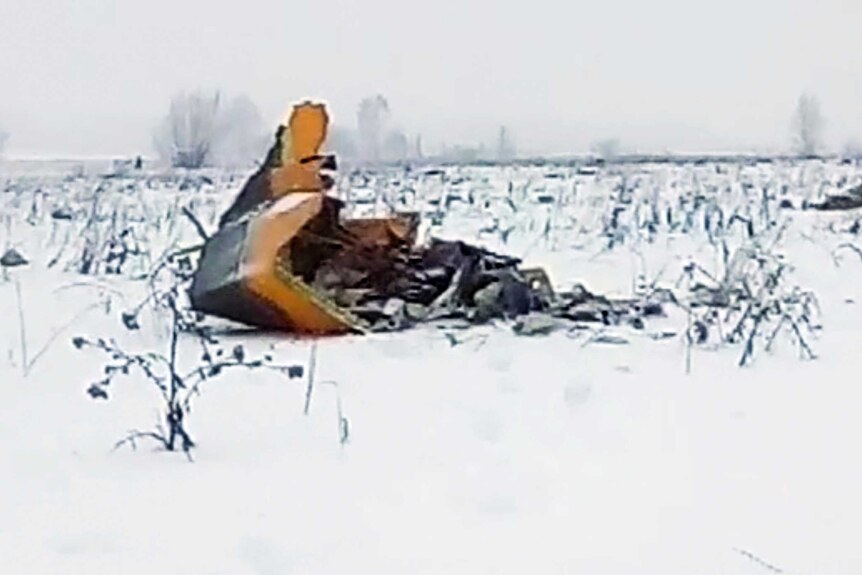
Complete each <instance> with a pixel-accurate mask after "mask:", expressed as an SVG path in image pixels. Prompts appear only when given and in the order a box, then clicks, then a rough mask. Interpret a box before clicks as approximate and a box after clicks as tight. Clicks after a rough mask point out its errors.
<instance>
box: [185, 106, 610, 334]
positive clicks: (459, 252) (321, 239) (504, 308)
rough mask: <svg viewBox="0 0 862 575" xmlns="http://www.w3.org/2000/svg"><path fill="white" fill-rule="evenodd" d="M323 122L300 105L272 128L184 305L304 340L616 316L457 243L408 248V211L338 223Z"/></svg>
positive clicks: (320, 110) (320, 114)
mask: <svg viewBox="0 0 862 575" xmlns="http://www.w3.org/2000/svg"><path fill="white" fill-rule="evenodd" d="M328 122H329V120H328V116H327V112H326V109H325V107H324V106H323V105H321V104H313V103H310V102H305V103H302V104H299V105H297V106H295V107H294V108H293V111H292V114H291V116H290V118H289V120H288V122H287V123H286V124H285V125H282V126H280V127H279V128H278V131H277V133H276V139H275V143H274V145H273V146H272V148H271V149H270V151H269V153H268V155H267V157H266V159H265V161H264V163H263V164H262V165H261V167H260V168H259V169H258V170H257V172H256V173H255V174H254V175H252V176H251V178H250V179H249V180H248V181H247V182H246V184H245V186H244V187H243V189H242V190H241V192H240V194H239V195H238V197H237V198H236V200H235V201H234V202H233V204H232V205H231V206H230V208H229V209H228V210H227V212H226V213H225V214H224V215H223V216H222V218H221V221H220V223H219V229H218V231H217V232H216V233H215V234H214V235H213V236H212V237H211V238H209V240H208V241H207V242H206V245H205V246H204V248H203V252H202V254H201V258H200V261H199V264H198V268H197V270H196V271H195V274H194V277H193V281H192V286H191V290H190V297H191V301H192V305H193V307H194V308H195V309H197V310H198V311H201V312H204V313H207V314H210V315H214V316H219V317H222V318H226V319H230V320H234V321H237V322H241V323H244V324H247V325H251V326H258V327H261V328H266V329H275V330H282V331H287V332H293V333H298V334H310V335H335V334H347V333H364V332H368V331H387V330H397V329H401V328H404V327H407V326H410V325H412V324H414V323H417V322H422V321H430V320H434V319H440V318H446V317H460V318H462V319H467V320H469V321H473V322H480V321H486V320H490V319H493V318H516V317H519V316H523V315H525V314H529V313H530V312H537V311H550V310H553V311H554V312H555V313H554V315H555V316H557V317H570V314H574V315H572V316H571V319H576V317H579V318H581V319H584V318H588V319H592V320H593V321H605V320H606V319H607V316H608V314H612V313H616V312H615V311H614V309H615V308H614V305H612V304H611V303H610V302H607V301H604V302H602V300H601V299H600V298H596V297H594V296H592V294H589V292H586V291H585V290H582V291H581V292H578V293H577V294H574V295H573V294H565V296H566V297H561V296H560V295H559V294H555V293H554V290H553V289H552V287H551V283H550V281H549V280H548V277H547V275H546V274H545V272H544V271H542V270H540V269H532V270H530V269H522V268H521V267H520V263H521V262H520V260H519V259H517V258H513V257H509V256H505V255H500V254H495V253H492V252H490V251H487V250H484V249H481V248H479V247H476V246H472V245H469V244H466V243H464V242H460V241H454V242H450V241H442V240H432V241H431V242H430V243H429V244H427V245H417V229H418V225H419V222H420V217H419V214H417V213H396V214H394V215H392V216H391V217H388V218H376V219H345V218H342V217H341V211H342V209H343V208H344V206H345V204H344V203H343V202H342V201H341V200H339V199H337V198H335V197H332V196H330V195H329V194H328V192H329V190H331V189H332V187H333V184H334V179H333V177H332V176H331V175H330V173H328V172H330V171H332V170H335V169H336V161H335V157H334V156H331V155H325V154H323V153H322V152H321V150H322V147H323V144H324V141H325V139H326V133H327V127H328ZM585 294H587V295H589V296H590V297H586V296H585ZM585 304H586V306H587V308H589V309H586V310H585V309H584V305H585ZM597 304H598V305H597ZM577 306H580V308H579V309H575V307H577Z"/></svg>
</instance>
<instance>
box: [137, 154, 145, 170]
mask: <svg viewBox="0 0 862 575" xmlns="http://www.w3.org/2000/svg"><path fill="white" fill-rule="evenodd" d="M135 169H136V170H142V169H144V159H143V158H142V157H140V156H138V157H137V158H135Z"/></svg>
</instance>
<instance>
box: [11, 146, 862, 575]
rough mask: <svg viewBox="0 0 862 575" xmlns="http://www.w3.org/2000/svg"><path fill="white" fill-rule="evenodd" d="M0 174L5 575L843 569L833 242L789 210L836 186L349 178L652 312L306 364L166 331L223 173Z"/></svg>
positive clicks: (450, 337)
mask: <svg viewBox="0 0 862 575" xmlns="http://www.w3.org/2000/svg"><path fill="white" fill-rule="evenodd" d="M2 170H3V171H2V172H0V218H2V221H0V242H2V243H0V249H2V250H3V251H4V252H6V253H10V252H11V251H12V250H14V251H15V252H16V253H17V254H19V255H20V256H22V258H23V259H24V260H26V263H25V264H24V265H19V266H11V265H10V266H8V267H4V268H3V270H2V278H0V294H2V297H0V460H2V461H3V464H2V466H0V485H2V488H3V495H2V496H0V559H2V562H0V563H2V565H3V566H4V569H5V570H6V572H9V573H22V574H25V573H93V574H97V573H123V574H135V573H141V574H147V575H149V574H150V573H195V574H197V573H200V574H213V575H214V574H228V573H230V574H281V573H340V574H343V573H407V572H410V573H465V574H471V575H472V574H476V573H513V574H524V573H662V574H690V573H715V574H726V573H752V574H756V573H769V572H774V573H778V572H784V573H791V574H803V573H855V572H858V571H859V570H860V569H862V559H860V558H859V554H858V553H857V552H856V544H855V541H854V534H855V533H856V531H857V530H856V524H857V522H858V518H859V517H860V516H862V503H860V502H859V501H858V498H857V497H855V494H856V491H857V487H858V485H859V484H860V481H862V460H860V459H859V457H857V456H854V455H853V453H855V451H854V447H853V441H854V438H856V437H858V436H860V433H862V419H860V418H859V416H858V413H857V411H858V409H857V406H858V404H859V400H860V399H862V392H860V391H859V386H858V384H857V380H856V373H857V371H858V370H859V369H860V368H862V361H860V359H859V354H858V351H857V350H858V342H856V341H855V336H856V334H857V333H858V330H859V326H860V325H862V310H860V307H859V306H860V304H859V303H857V302H862V239H860V238H859V234H860V232H862V223H860V220H862V214H859V213H857V212H854V211H839V212H831V213H826V212H820V211H816V210H812V209H807V208H808V207H809V206H812V205H814V204H817V203H818V202H820V201H822V200H823V199H824V198H826V197H828V196H829V195H832V194H836V193H839V192H842V191H845V190H848V189H851V188H853V187H854V186H857V185H859V184H860V183H862V172H860V171H859V167H858V166H857V165H854V164H851V163H839V162H838V161H821V160H811V161H789V160H781V161H775V162H760V163H754V162H750V163H745V162H741V163H717V162H698V163H696V164H695V163H688V164H686V163H655V164H648V163H644V164H625V163H610V164H607V165H602V166H599V167H595V168H594V167H589V168H585V167H583V166H577V165H571V166H569V165H544V166H523V165H514V164H513V165H507V166H444V167H434V168H430V167H422V168H414V169H412V170H410V169H406V168H397V169H396V168H392V169H390V170H381V171H377V172H355V173H352V174H347V175H344V176H343V177H342V179H341V181H340V182H339V183H338V185H337V189H336V193H337V194H338V195H340V197H342V198H343V199H344V200H345V201H347V202H348V206H349V208H348V210H347V211H348V212H349V213H351V214H352V215H371V214H375V213H387V212H391V211H393V210H397V211H419V212H421V213H422V215H423V222H424V223H423V230H422V234H423V236H424V237H426V238H427V237H430V236H437V237H443V238H447V239H463V240H466V241H469V242H472V243H476V244H479V245H482V246H485V247H488V248H490V249H493V250H495V251H499V252H503V253H507V254H511V255H514V256H517V257H520V258H522V259H523V261H524V263H525V264H526V265H528V266H530V267H534V266H535V267H544V268H545V269H546V271H547V272H548V274H549V275H550V277H551V279H552V281H553V283H554V286H555V288H556V289H557V290H559V291H574V290H582V289H586V290H589V291H590V292H593V293H596V294H604V295H607V296H613V297H615V298H633V299H634V298H644V297H647V296H649V298H651V300H652V301H656V302H660V304H661V310H662V313H661V315H660V317H656V316H655V315H654V314H653V315H651V316H650V317H649V318H648V319H645V320H644V321H631V320H630V319H629V320H627V321H620V322H617V321H615V320H614V318H607V319H606V321H603V322H602V321H600V322H595V321H584V322H582V323H577V325H574V326H572V325H568V324H567V325H565V326H560V327H559V329H555V330H550V331H551V333H548V334H543V335H536V336H532V337H528V336H525V335H519V334H516V333H515V332H514V331H513V330H512V326H511V325H509V324H506V323H502V322H494V323H490V324H482V325H476V326H470V327H465V326H463V325H461V324H459V323H448V324H447V323H441V324H434V325H427V326H421V327H418V328H415V329H412V330H409V331H405V332H401V333H392V334H374V335H369V336H362V337H360V336H357V337H345V338H337V339H327V340H321V341H317V342H312V341H308V340H297V339H293V338H290V337H285V336H283V335H277V334H261V333H255V332H250V331H243V330H238V329H236V328H235V326H229V325H226V324H224V323H221V322H217V321H214V320H212V319H209V318H200V317H198V316H197V315H196V314H190V313H188V310H187V309H186V307H185V306H186V303H185V299H184V294H183V290H182V285H183V284H182V282H183V278H184V277H186V276H187V274H188V271H189V270H190V269H191V268H192V267H193V266H194V262H195V257H196V254H195V251H194V249H193V248H194V246H196V245H198V244H200V243H201V232H203V233H209V232H211V231H212V230H214V229H215V228H216V227H217V222H218V219H219V216H220V215H221V214H222V212H223V211H224V209H225V208H226V207H227V206H228V204H229V203H230V202H231V200H232V199H233V197H234V196H235V195H236V193H237V192H238V191H239V188H240V187H241V185H242V183H243V181H244V179H245V178H246V176H247V175H248V174H246V173H242V172H229V171H217V170H211V171H200V172H165V173H161V172H159V173H156V172H145V171H130V172H125V173H120V174H101V173H100V172H101V170H97V169H90V170H88V169H76V170H70V169H68V168H66V167H64V168H62V169H60V168H55V169H46V168H45V167H44V166H43V167H41V168H40V169H27V170H24V169H21V168H20V166H16V165H15V164H13V163H8V164H6V165H3V166H2ZM198 225H199V226H201V227H202V228H203V229H202V230H199V229H197V226H198ZM635 319H637V318H635ZM203 328H206V329H205V330H204V329H203ZM543 331H546V330H543ZM202 334H203V335H202ZM214 365H218V366H219V367H218V368H217V369H214V368H213V366H214ZM226 368H230V369H226ZM178 376H179V377H178ZM177 406H182V409H181V411H180V412H177V411H172V410H174V409H175V408H177ZM177 413H181V414H182V417H185V418H186V419H185V420H184V421H183V422H182V424H181V425H180V429H181V430H182V432H181V433H180V432H179V431H177V429H175V427H174V423H176V420H175V419H174V422H173V423H171V419H170V418H171V417H174V418H176V417H177ZM186 433H187V434H188V441H189V442H190V443H191V445H188V444H187V443H186V439H187V438H186V437H185V436H184V434H186ZM152 440H155V441H152ZM118 442H119V443H118ZM169 442H170V445H169ZM115 446H116V449H115ZM166 448H167V449H166ZM192 448H193V449H192ZM171 449H173V450H175V451H179V452H180V453H179V454H177V453H171V452H169V451H168V450H171ZM187 456H188V457H187ZM189 459H192V460H193V461H194V463H189V461H188V460H189Z"/></svg>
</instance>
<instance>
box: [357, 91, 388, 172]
mask: <svg viewBox="0 0 862 575" xmlns="http://www.w3.org/2000/svg"><path fill="white" fill-rule="evenodd" d="M356 120H357V126H358V128H359V156H360V159H362V160H363V161H365V162H369V163H377V162H379V161H380V160H381V159H382V147H383V137H384V135H385V134H386V132H387V124H388V123H389V102H387V101H386V98H384V97H383V96H381V95H380V94H378V95H376V96H372V97H369V98H365V99H363V100H362V101H361V102H360V103H359V110H358V111H357V113H356Z"/></svg>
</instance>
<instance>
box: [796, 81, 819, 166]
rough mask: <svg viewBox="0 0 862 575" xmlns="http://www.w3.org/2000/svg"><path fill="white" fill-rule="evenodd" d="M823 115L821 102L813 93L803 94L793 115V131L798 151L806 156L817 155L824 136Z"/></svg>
mask: <svg viewBox="0 0 862 575" xmlns="http://www.w3.org/2000/svg"><path fill="white" fill-rule="evenodd" d="M823 125H824V122H823V115H822V114H821V113H820V102H819V100H817V98H816V97H815V96H812V95H811V94H802V95H801V96H799V100H798V101H797V103H796V112H795V113H794V115H793V133H794V138H795V144H796V151H797V152H798V153H799V154H800V155H802V156H805V157H811V156H816V155H817V153H818V152H819V151H820V148H821V145H822V137H823Z"/></svg>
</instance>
